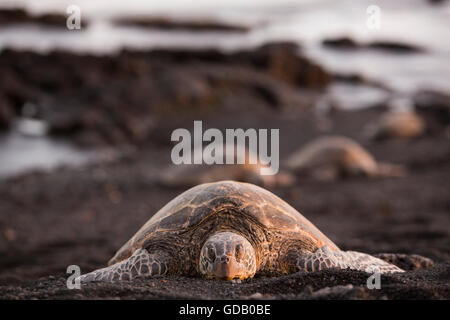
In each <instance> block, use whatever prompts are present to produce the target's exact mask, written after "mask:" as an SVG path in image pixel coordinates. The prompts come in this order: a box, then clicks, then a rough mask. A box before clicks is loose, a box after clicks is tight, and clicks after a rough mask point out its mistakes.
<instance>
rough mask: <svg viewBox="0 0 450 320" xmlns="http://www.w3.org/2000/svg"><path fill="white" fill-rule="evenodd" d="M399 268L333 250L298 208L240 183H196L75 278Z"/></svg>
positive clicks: (233, 275)
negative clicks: (101, 264) (103, 263)
mask: <svg viewBox="0 0 450 320" xmlns="http://www.w3.org/2000/svg"><path fill="white" fill-rule="evenodd" d="M369 267H378V268H379V269H380V271H381V272H382V273H386V272H402V271H403V270H402V269H400V268H398V267H396V266H395V265H392V264H389V263H387V262H385V261H383V260H380V259H378V258H375V257H372V256H370V255H367V254H364V253H359V252H352V251H346V252H344V251H341V250H339V248H338V247H337V246H336V245H335V244H334V243H333V242H332V241H331V240H330V239H328V238H327V237H326V236H325V235H324V234H322V232H320V231H319V230H318V229H317V228H316V227H315V226H314V225H313V224H312V223H311V222H310V221H308V220H307V219H306V218H305V217H303V216H302V215H301V214H300V213H299V212H298V211H296V210H295V209H294V208H292V207H291V206H290V205H288V204H287V203H286V202H284V201H283V200H281V199H280V198H278V197H277V196H275V195H274V194H272V193H271V192H269V191H267V190H265V189H263V188H261V187H258V186H255V185H252V184H248V183H240V182H235V181H220V182H215V183H208V184H202V185H199V186H196V187H194V188H191V189H189V190H187V191H186V192H184V193H182V194H180V195H179V196H178V197H176V198H175V199H173V200H172V201H170V202H169V203H168V204H167V205H165V206H164V207H163V208H162V209H161V210H159V212H157V213H156V214H155V215H154V216H153V217H152V218H151V219H150V220H149V221H148V222H147V223H145V224H144V225H143V226H142V228H141V229H140V230H139V231H138V232H137V233H136V234H135V235H134V236H133V237H132V238H131V239H130V240H129V241H128V242H127V243H125V245H123V247H122V248H120V249H119V251H118V252H117V253H116V254H115V256H114V257H113V258H112V259H111V260H110V261H109V267H106V268H103V269H100V270H96V271H93V272H91V273H88V274H85V275H82V276H81V278H80V280H81V281H82V282H89V281H119V280H129V279H133V278H136V277H148V276H155V275H168V274H170V275H185V276H204V277H207V278H216V279H227V280H231V279H245V278H251V277H253V276H254V275H255V274H260V275H269V276H270V275H272V276H273V275H281V274H288V273H294V272H297V271H300V270H303V271H315V270H321V269H325V268H351V269H358V270H363V271H364V270H366V269H367V268H369Z"/></svg>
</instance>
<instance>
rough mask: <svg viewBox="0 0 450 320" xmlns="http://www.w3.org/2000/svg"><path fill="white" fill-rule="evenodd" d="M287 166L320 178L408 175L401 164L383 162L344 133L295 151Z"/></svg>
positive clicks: (299, 172) (316, 141) (308, 144)
mask: <svg viewBox="0 0 450 320" xmlns="http://www.w3.org/2000/svg"><path fill="white" fill-rule="evenodd" d="M286 166H287V167H288V168H289V170H291V171H292V172H295V173H296V174H306V175H312V176H313V177H315V178H319V179H324V180H327V179H334V178H337V177H341V176H353V175H362V176H369V177H373V176H386V177H400V176H403V175H404V174H405V168H404V167H403V166H401V165H394V164H388V163H379V162H377V161H376V160H375V158H374V157H373V156H372V155H371V154H370V153H369V152H368V151H366V150H365V149H364V148H363V147H362V146H361V145H360V144H359V143H357V142H356V141H354V140H353V139H350V138H347V137H344V136H322V137H319V138H317V139H314V140H313V141H311V142H309V143H307V144H306V145H305V146H304V147H302V148H301V149H300V150H299V151H297V152H294V153H293V154H292V155H291V156H290V157H289V158H288V159H287V160H286Z"/></svg>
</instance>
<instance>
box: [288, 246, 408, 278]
mask: <svg viewBox="0 0 450 320" xmlns="http://www.w3.org/2000/svg"><path fill="white" fill-rule="evenodd" d="M290 257H291V258H290V261H291V263H292V264H293V267H294V268H295V269H296V270H298V271H300V270H303V271H308V272H310V271H318V270H323V269H329V268H339V269H354V270H360V271H364V272H369V273H373V272H380V273H394V272H404V270H402V269H400V268H399V267H397V266H395V265H393V264H390V263H388V262H386V261H384V260H381V259H378V258H375V257H373V256H371V255H369V254H366V253H361V252H356V251H332V250H330V249H329V248H328V247H326V246H324V247H321V248H319V249H317V250H316V251H315V252H314V253H310V254H305V253H300V252H298V253H296V252H292V253H291V254H290Z"/></svg>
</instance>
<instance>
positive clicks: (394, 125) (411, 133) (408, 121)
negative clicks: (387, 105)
mask: <svg viewBox="0 0 450 320" xmlns="http://www.w3.org/2000/svg"><path fill="white" fill-rule="evenodd" d="M425 130H426V125H425V121H424V120H423V119H422V118H421V117H420V116H419V115H418V114H417V113H416V112H414V111H409V110H401V111H398V110H390V111H387V112H386V113H384V114H382V115H381V117H380V118H379V119H377V120H376V121H375V122H374V123H370V124H369V125H368V126H367V127H366V132H367V133H368V135H369V136H371V137H373V138H375V139H386V138H400V139H412V138H417V137H420V136H422V135H423V134H424V133H425Z"/></svg>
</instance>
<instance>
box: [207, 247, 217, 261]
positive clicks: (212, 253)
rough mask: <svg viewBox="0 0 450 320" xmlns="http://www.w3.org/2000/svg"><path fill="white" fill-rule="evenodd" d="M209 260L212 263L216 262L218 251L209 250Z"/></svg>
mask: <svg viewBox="0 0 450 320" xmlns="http://www.w3.org/2000/svg"><path fill="white" fill-rule="evenodd" d="M208 258H209V259H210V260H211V261H214V260H216V250H214V249H213V248H209V249H208Z"/></svg>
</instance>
